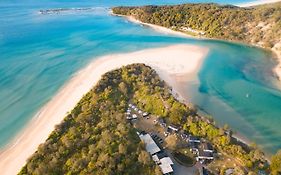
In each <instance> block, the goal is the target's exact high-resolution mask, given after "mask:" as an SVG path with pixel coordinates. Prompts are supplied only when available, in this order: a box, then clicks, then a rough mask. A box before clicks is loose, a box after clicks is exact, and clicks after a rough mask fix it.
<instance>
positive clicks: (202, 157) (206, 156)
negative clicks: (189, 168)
mask: <svg viewBox="0 0 281 175" xmlns="http://www.w3.org/2000/svg"><path fill="white" fill-rule="evenodd" d="M196 160H197V161H200V160H214V156H213V153H210V152H205V151H203V150H199V153H198V156H197V157H196Z"/></svg>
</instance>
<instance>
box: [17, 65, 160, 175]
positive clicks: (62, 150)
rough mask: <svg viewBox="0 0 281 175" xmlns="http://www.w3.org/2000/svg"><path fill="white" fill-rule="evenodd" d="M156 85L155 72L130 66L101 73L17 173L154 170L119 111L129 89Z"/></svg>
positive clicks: (147, 171) (132, 130) (158, 170)
mask: <svg viewBox="0 0 281 175" xmlns="http://www.w3.org/2000/svg"><path fill="white" fill-rule="evenodd" d="M152 82H153V86H155V88H156V87H158V84H161V81H160V79H159V78H158V76H156V73H155V72H154V71H153V70H151V69H150V68H148V67H145V66H142V65H131V66H127V67H124V68H122V69H118V70H115V71H111V72H108V73H106V74H105V75H104V76H103V77H102V79H101V80H100V81H99V83H98V85H97V86H95V87H94V88H93V89H92V90H91V91H90V92H89V93H87V94H86V95H85V96H84V97H83V98H82V99H81V101H80V102H79V103H78V104H77V106H76V107H75V108H74V109H73V110H72V111H71V113H70V114H69V115H67V117H66V118H65V119H64V121H63V122H62V123H61V124H60V125H58V126H56V129H55V130H54V131H53V132H52V133H51V135H50V136H49V138H48V139H47V141H46V142H45V143H44V144H42V145H40V146H39V148H38V150H37V151H36V152H35V153H34V154H33V155H32V157H31V158H30V159H29V160H28V162H27V164H26V165H25V166H24V167H23V169H22V170H21V172H20V174H38V175H41V174H99V175H101V174H120V175H121V174H122V175H123V174H159V173H160V169H159V167H156V166H155V165H154V163H153V162H152V161H151V160H150V156H149V154H148V153H147V152H146V151H145V150H144V145H143V144H142V143H141V142H140V140H139V138H138V136H137V134H136V131H135V130H134V129H133V128H132V127H131V126H130V124H128V122H127V121H126V117H125V115H124V113H125V109H126V108H127V105H128V99H129V97H130V96H131V93H132V92H133V90H136V91H137V90H138V89H139V88H141V86H147V88H148V87H150V88H151V89H154V87H151V86H152Z"/></svg>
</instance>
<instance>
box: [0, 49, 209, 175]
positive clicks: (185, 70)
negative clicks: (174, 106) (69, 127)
mask: <svg viewBox="0 0 281 175" xmlns="http://www.w3.org/2000/svg"><path fill="white" fill-rule="evenodd" d="M207 53H208V49H207V48H204V47H198V46H193V45H183V44H181V45H172V46H167V47H162V48H155V49H146V50H141V51H137V52H132V53H124V54H113V55H107V56H103V57H99V58H97V59H95V60H94V61H93V62H91V63H89V64H88V66H87V67H86V68H84V69H82V70H81V71H79V72H78V73H77V74H76V75H74V76H73V77H72V78H71V79H70V81H69V82H68V83H66V84H65V85H64V86H63V87H62V88H61V89H60V90H59V91H58V93H57V94H56V95H55V96H54V97H53V98H52V99H51V100H50V101H49V102H48V103H47V104H46V105H45V106H44V107H43V108H42V109H41V110H40V111H39V112H38V114H37V115H36V116H34V117H33V119H32V120H31V121H30V122H29V123H28V124H27V126H26V127H25V128H24V129H23V130H22V131H21V132H20V133H19V134H18V136H16V138H15V139H14V140H13V141H11V143H10V144H8V145H7V146H6V147H5V148H4V149H2V150H1V152H0V169H1V170H2V172H3V175H6V174H7V175H11V174H17V173H18V172H19V171H20V169H21V168H22V167H23V166H24V165H25V163H26V160H27V159H28V158H29V157H30V156H31V155H32V154H33V153H34V152H35V151H36V150H37V147H38V146H39V145H40V144H41V143H43V142H45V140H46V139H47V138H48V137H49V135H50V133H51V132H52V131H53V130H54V128H55V125H56V124H59V123H60V122H61V121H62V120H63V119H64V117H65V116H66V114H67V112H68V111H70V110H72V109H73V108H74V107H75V105H76V104H77V103H78V102H79V100H80V99H81V97H82V96H83V95H84V94H86V93H87V92H88V91H89V90H90V89H91V88H92V87H93V86H94V85H95V84H96V83H97V82H98V81H99V80H100V78H101V76H102V75H103V74H104V73H106V72H108V71H110V70H113V69H116V68H120V67H122V66H125V65H128V64H133V63H144V64H146V65H148V66H151V67H152V68H153V69H155V70H156V71H157V73H158V74H159V76H160V78H161V79H163V80H164V81H166V82H167V83H168V84H169V85H170V86H172V87H173V90H174V91H173V92H174V93H178V89H177V88H178V87H177V86H176V84H177V83H176V81H175V77H177V76H183V75H185V76H186V75H191V74H192V75H194V74H196V73H197V72H198V71H199V68H200V66H201V63H202V62H203V60H204V58H205V57H206V55H207ZM187 60H188V61H187ZM179 97H180V96H179Z"/></svg>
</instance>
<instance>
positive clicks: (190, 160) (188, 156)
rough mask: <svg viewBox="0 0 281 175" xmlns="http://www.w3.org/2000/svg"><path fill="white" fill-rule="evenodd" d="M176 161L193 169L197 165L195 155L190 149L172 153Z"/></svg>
mask: <svg viewBox="0 0 281 175" xmlns="http://www.w3.org/2000/svg"><path fill="white" fill-rule="evenodd" d="M172 154H173V156H174V158H175V160H176V161H177V162H178V163H180V164H181V165H184V166H187V167H191V166H193V165H194V164H195V163H196V160H195V158H194V156H193V154H192V153H191V152H190V151H189V150H188V149H181V150H177V151H175V152H173V153H172Z"/></svg>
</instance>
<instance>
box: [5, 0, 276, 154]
mask: <svg viewBox="0 0 281 175" xmlns="http://www.w3.org/2000/svg"><path fill="white" fill-rule="evenodd" d="M182 2H207V1H203V0H201V1H179V0H178V1H175V0H170V1H165V2H164V1H160V0H159V1H137V3H136V2H133V1H128V0H127V1H126V0H122V1H120V0H118V1H117V0H116V1H106V2H104V1H103V2H90V1H81V2H75V1H68V3H61V2H58V1H41V2H40V3H38V2H36V3H35V1H29V2H28V1H27V2H26V3H22V2H16V1H5V2H2V1H1V2H0V99H1V101H0V146H4V145H5V144H7V143H8V141H9V140H11V139H12V138H13V137H14V136H15V135H16V134H17V133H18V132H19V131H20V130H21V129H22V128H23V127H24V126H25V125H26V123H27V122H28V121H30V120H31V118H32V117H33V116H34V115H35V114H36V112H37V111H38V110H39V109H40V108H41V107H43V106H44V104H45V103H46V102H47V101H49V100H50V99H51V97H52V96H53V95H54V94H55V93H56V92H57V91H58V90H59V88H61V87H62V86H63V84H64V83H65V82H66V81H68V80H69V79H70V78H71V76H73V75H74V74H75V72H77V71H78V70H79V69H81V68H83V67H84V66H85V65H87V63H89V62H90V61H92V60H93V59H95V58H97V57H99V56H101V55H106V54H111V53H117V52H129V51H135V50H139V49H144V48H151V47H159V46H165V45H170V44H174V43H189V44H196V45H200V46H206V47H209V48H210V53H209V55H208V58H207V59H206V61H205V62H204V65H203V67H202V69H201V71H200V73H199V75H198V79H199V81H198V82H193V83H192V84H187V85H186V95H187V96H189V97H190V99H191V101H192V102H194V103H195V104H197V105H199V106H201V107H202V108H204V110H205V111H207V112H208V113H210V114H212V115H214V118H216V119H217V122H218V123H219V124H224V123H228V124H229V125H230V126H231V127H233V128H234V130H236V131H239V132H240V133H241V134H243V135H244V136H247V137H248V138H250V139H251V140H253V141H255V142H257V143H260V144H261V145H262V146H263V148H264V149H265V150H267V151H268V152H274V151H276V150H277V149H278V148H281V140H280V138H281V137H280V136H281V129H280V128H279V126H278V124H279V123H281V116H280V114H281V108H280V104H281V92H280V90H278V89H277V88H275V87H274V85H273V83H274V79H273V77H272V72H271V69H272V67H273V66H274V62H273V60H271V59H270V55H269V54H268V53H266V52H264V51H263V50H260V49H256V48H252V47H248V46H244V45H237V44H233V43H227V42H221V41H214V40H196V39H187V38H179V37H175V36H169V35H165V34H161V33H157V32H155V31H153V30H152V29H150V28H146V27H142V26H140V25H137V24H133V23H130V22H128V21H126V20H124V19H123V18H120V17H114V16H110V15H109V13H108V9H107V7H110V6H114V5H119V4H121V5H122V4H123V5H124V4H128V3H129V4H130V5H142V4H174V3H182ZM208 2H210V1H208ZM213 2H215V1H213ZM216 2H220V3H235V4H238V3H242V2H245V1H235V2H234V1H222V0H221V1H219V0H218V1H216ZM82 6H87V7H99V8H96V9H95V11H94V12H91V13H72V14H60V15H40V14H38V13H37V12H38V10H39V9H47V8H59V7H82ZM191 92H193V93H191ZM246 94H250V95H249V98H246Z"/></svg>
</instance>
